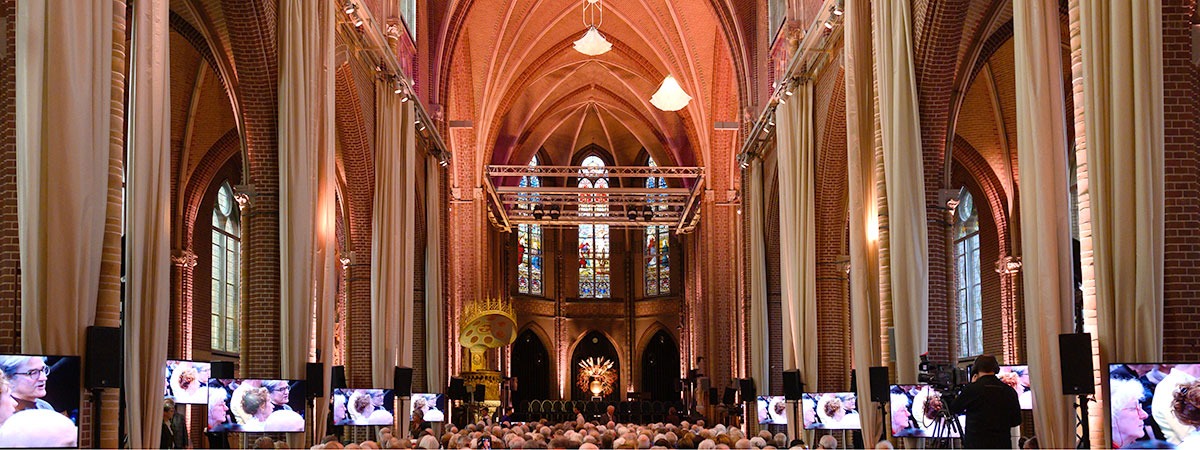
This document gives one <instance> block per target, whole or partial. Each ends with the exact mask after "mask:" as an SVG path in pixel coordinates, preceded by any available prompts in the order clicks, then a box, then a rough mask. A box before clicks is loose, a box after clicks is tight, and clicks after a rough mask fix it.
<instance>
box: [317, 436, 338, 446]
mask: <svg viewBox="0 0 1200 450" xmlns="http://www.w3.org/2000/svg"><path fill="white" fill-rule="evenodd" d="M330 442H338V437H337V436H335V435H332V434H327V435H325V437H323V438H321V443H322V444H328V443H330Z"/></svg>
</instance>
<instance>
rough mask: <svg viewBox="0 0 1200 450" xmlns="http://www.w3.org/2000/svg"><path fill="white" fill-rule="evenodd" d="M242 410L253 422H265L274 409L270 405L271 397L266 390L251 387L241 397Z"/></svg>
mask: <svg viewBox="0 0 1200 450" xmlns="http://www.w3.org/2000/svg"><path fill="white" fill-rule="evenodd" d="M242 409H243V410H245V411H246V414H249V415H250V416H251V417H253V418H254V419H255V420H258V421H259V422H265V421H266V420H267V417H270V416H271V412H272V411H274V410H275V407H274V406H273V405H272V404H271V395H270V394H269V393H268V392H267V388H263V387H251V388H250V389H249V390H247V391H246V394H245V395H243V396H242Z"/></svg>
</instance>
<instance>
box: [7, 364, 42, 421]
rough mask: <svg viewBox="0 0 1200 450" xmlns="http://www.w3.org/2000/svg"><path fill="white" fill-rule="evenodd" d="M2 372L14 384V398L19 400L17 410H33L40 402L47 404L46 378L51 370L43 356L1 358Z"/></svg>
mask: <svg viewBox="0 0 1200 450" xmlns="http://www.w3.org/2000/svg"><path fill="white" fill-rule="evenodd" d="M0 370H3V371H4V375H5V376H7V377H8V380H9V381H10V382H11V383H12V396H13V398H14V399H16V400H17V403H18V405H17V410H25V409H32V408H36V407H37V403H38V402H42V403H45V401H44V400H42V397H45V396H46V377H47V376H48V375H50V368H49V367H47V366H46V358H45V357H42V356H20V355H18V356H0Z"/></svg>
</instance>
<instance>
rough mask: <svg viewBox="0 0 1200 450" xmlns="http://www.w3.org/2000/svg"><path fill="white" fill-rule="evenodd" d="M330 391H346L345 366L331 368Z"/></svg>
mask: <svg viewBox="0 0 1200 450" xmlns="http://www.w3.org/2000/svg"><path fill="white" fill-rule="evenodd" d="M329 388H330V389H346V366H333V371H332V372H330V374H329Z"/></svg>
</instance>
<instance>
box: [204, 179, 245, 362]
mask: <svg viewBox="0 0 1200 450" xmlns="http://www.w3.org/2000/svg"><path fill="white" fill-rule="evenodd" d="M240 225H241V224H240V218H239V217H238V208H237V204H236V203H235V202H234V199H233V188H231V187H230V186H229V183H224V184H222V185H221V187H220V188H219V189H217V201H216V205H215V206H214V207H213V215H212V288H211V289H212V310H211V311H212V312H211V314H212V348H213V350H220V351H224V352H230V353H237V352H238V350H239V347H240V343H239V342H238V341H239V339H238V323H239V322H238V289H239V284H238V283H239V280H238V273H239V268H240V266H239V252H238V246H239V244H240V241H241V239H240V238H239V236H240V234H239V233H240V230H239V227H240Z"/></svg>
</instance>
